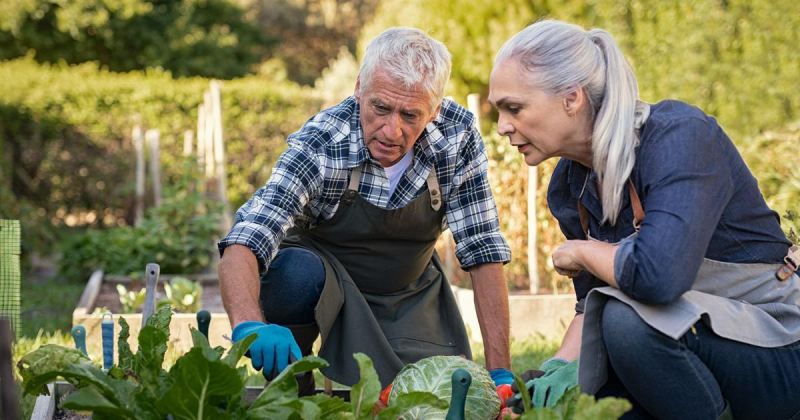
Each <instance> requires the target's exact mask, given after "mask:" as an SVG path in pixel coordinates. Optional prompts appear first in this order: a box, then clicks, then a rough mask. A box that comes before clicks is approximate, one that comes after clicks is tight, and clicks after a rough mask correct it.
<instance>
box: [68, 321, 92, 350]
mask: <svg viewBox="0 0 800 420" xmlns="http://www.w3.org/2000/svg"><path fill="white" fill-rule="evenodd" d="M72 339H73V340H74V341H75V348H76V349H78V350H80V351H81V352H82V353H83V355H84V356H88V353H87V352H86V328H85V327H84V326H83V325H80V324H79V325H76V326H74V327H72Z"/></svg>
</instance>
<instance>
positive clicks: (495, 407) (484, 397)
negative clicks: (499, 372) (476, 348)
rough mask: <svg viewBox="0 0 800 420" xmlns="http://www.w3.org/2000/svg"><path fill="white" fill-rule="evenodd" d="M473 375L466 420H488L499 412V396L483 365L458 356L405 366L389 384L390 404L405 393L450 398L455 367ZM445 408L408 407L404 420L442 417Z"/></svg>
mask: <svg viewBox="0 0 800 420" xmlns="http://www.w3.org/2000/svg"><path fill="white" fill-rule="evenodd" d="M459 368H461V369H465V370H466V371H467V372H469V373H470V375H472V385H471V386H470V387H469V392H468V393H467V399H466V404H465V407H466V409H465V410H464V411H465V420H490V419H494V418H496V417H497V415H498V414H499V413H500V398H499V397H498V396H497V390H496V389H495V386H494V381H492V378H491V377H490V376H489V372H487V371H486V369H484V368H483V367H482V366H480V365H478V364H477V363H475V362H472V361H470V360H467V359H464V358H461V357H458V356H432V357H428V358H426V359H422V360H420V361H419V362H417V363H412V364H409V365H406V366H405V367H404V368H403V370H401V371H400V373H398V374H397V377H396V378H395V379H394V382H393V383H392V392H391V394H389V404H388V405H389V407H391V406H392V405H393V404H394V403H395V402H396V401H398V400H399V399H400V397H402V396H403V395H405V394H409V393H412V392H427V393H431V394H433V395H436V396H437V397H439V398H442V399H445V400H447V401H450V398H451V397H452V392H453V391H452V383H451V377H452V375H453V371H455V370H456V369H459ZM446 416H447V408H446V407H445V408H441V407H435V406H424V407H416V408H414V409H413V410H410V411H409V412H408V413H407V415H405V416H404V417H403V418H404V419H422V418H424V419H444V418H445V417H446Z"/></svg>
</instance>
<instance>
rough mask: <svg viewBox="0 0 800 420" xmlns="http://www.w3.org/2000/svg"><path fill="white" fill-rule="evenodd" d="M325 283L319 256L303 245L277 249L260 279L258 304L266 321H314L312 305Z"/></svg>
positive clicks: (315, 302) (287, 322)
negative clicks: (301, 246) (302, 246)
mask: <svg viewBox="0 0 800 420" xmlns="http://www.w3.org/2000/svg"><path fill="white" fill-rule="evenodd" d="M324 285H325V266H324V265H323V263H322V259H321V258H320V257H319V256H318V255H317V254H315V253H314V252H312V251H309V250H307V249H303V248H286V249H282V250H280V251H278V253H277V255H276V256H275V258H274V259H273V261H272V263H271V264H270V266H269V268H268V269H267V273H266V274H265V275H264V277H262V279H261V306H262V310H263V311H264V317H265V318H266V319H267V321H269V322H275V323H281V324H301V323H310V322H313V321H314V307H315V306H316V304H317V301H319V297H320V295H321V294H322V288H323V286H324Z"/></svg>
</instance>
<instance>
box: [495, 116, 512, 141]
mask: <svg viewBox="0 0 800 420" xmlns="http://www.w3.org/2000/svg"><path fill="white" fill-rule="evenodd" d="M513 132H514V126H513V125H512V124H511V123H509V122H508V119H507V118H505V117H503V115H502V114H501V115H500V116H499V118H498V119H497V134H499V135H501V136H508V135H510V134H511V133H513Z"/></svg>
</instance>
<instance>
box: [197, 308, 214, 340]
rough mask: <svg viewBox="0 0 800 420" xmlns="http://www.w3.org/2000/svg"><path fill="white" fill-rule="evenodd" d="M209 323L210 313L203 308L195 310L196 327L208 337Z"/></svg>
mask: <svg viewBox="0 0 800 420" xmlns="http://www.w3.org/2000/svg"><path fill="white" fill-rule="evenodd" d="M210 324H211V313H209V312H208V311H207V310H205V309H201V310H200V311H198V312H197V329H198V330H200V332H201V333H202V334H203V335H204V336H206V339H208V326H209V325H210Z"/></svg>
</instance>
